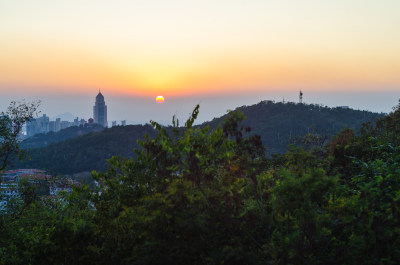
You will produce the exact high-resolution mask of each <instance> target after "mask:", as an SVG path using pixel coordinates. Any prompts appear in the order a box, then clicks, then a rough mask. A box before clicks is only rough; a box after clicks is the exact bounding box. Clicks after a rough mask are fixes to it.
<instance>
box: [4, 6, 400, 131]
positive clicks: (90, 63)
mask: <svg viewBox="0 0 400 265" xmlns="http://www.w3.org/2000/svg"><path fill="white" fill-rule="evenodd" d="M399 14H400V1H398V0H352V1H349V0H336V1H327V0H307V1H305V0H304V1H302V0H285V1H282V0H281V1H278V0H263V1H261V0H229V1H227V0H201V1H190V0H168V1H167V0H144V1H141V0H130V1H122V0H115V1H105V0H96V1H91V0H68V1H54V0H35V1H31V0H26V1H23V0H0V104H1V108H2V110H3V109H4V108H5V107H6V106H7V105H8V103H9V102H10V101H12V100H21V99H26V100H28V101H31V100H37V99H40V100H41V102H42V103H41V111H42V113H46V114H47V115H48V116H50V117H52V116H56V115H58V114H60V113H65V112H69V113H72V114H73V115H75V116H79V117H82V118H85V119H88V118H90V117H92V116H93V113H92V110H93V104H94V98H95V96H96V95H97V93H98V91H99V89H101V92H102V94H103V95H104V96H105V101H106V104H107V105H108V119H109V121H111V120H128V121H132V122H140V123H143V122H146V121H149V120H150V119H152V120H157V121H169V120H171V117H172V115H177V116H178V118H181V119H186V118H187V117H188V115H189V113H190V112H191V110H192V109H193V108H194V106H195V105H196V104H200V116H199V120H200V121H203V120H210V119H212V118H213V117H216V116H220V115H222V114H224V113H226V111H227V110H228V109H234V108H236V107H238V106H242V105H248V104H255V103H257V102H259V101H261V100H275V101H282V100H286V101H295V102H297V101H298V94H299V90H300V89H301V90H302V91H303V93H304V102H306V103H315V104H322V105H327V106H342V105H346V106H350V107H352V108H355V109H366V110H371V111H377V112H389V111H391V109H392V107H393V106H395V105H397V102H398V99H399V98H400V52H399V47H400V26H399V25H400V15H399ZM159 95H162V96H164V97H165V102H164V104H156V102H155V98H156V96H159Z"/></svg>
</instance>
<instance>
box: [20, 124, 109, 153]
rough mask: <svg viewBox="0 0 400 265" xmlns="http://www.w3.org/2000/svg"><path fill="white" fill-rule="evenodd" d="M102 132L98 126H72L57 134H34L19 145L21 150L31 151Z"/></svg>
mask: <svg viewBox="0 0 400 265" xmlns="http://www.w3.org/2000/svg"><path fill="white" fill-rule="evenodd" d="M102 130H104V127H103V126H101V125H98V124H90V125H85V126H72V127H68V128H66V129H63V130H61V131H59V132H49V133H46V134H44V133H41V134H36V135H34V136H32V137H30V138H28V139H26V140H24V141H23V142H22V143H21V148H23V149H28V148H29V149H32V148H40V147H44V146H48V145H50V144H52V143H58V142H62V141H65V140H67V139H71V138H75V137H78V136H81V135H85V134H88V133H91V132H100V131H102Z"/></svg>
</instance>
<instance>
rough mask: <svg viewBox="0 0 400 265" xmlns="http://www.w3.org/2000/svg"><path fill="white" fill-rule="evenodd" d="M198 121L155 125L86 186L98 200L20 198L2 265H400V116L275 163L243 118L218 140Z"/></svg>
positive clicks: (6, 229)
mask: <svg viewBox="0 0 400 265" xmlns="http://www.w3.org/2000/svg"><path fill="white" fill-rule="evenodd" d="M197 115H198V108H196V109H195V110H194V111H193V114H192V117H191V118H189V119H188V121H187V122H186V126H185V128H178V127H177V126H176V125H174V126H173V127H171V128H169V131H167V130H166V129H165V128H164V127H162V126H160V125H159V124H157V123H152V126H153V127H154V128H155V130H156V134H155V135H154V136H152V137H151V136H147V137H145V138H144V139H142V141H141V142H140V148H139V149H137V150H136V152H135V153H136V156H135V157H113V158H111V159H110V160H109V161H108V167H107V170H106V171H105V172H95V173H93V174H92V176H93V178H94V179H95V180H96V181H97V182H98V183H99V186H98V187H96V188H95V190H91V189H89V188H88V187H87V186H81V187H76V188H75V189H74V191H73V192H72V193H70V194H65V195H64V196H62V197H61V198H56V199H54V200H52V199H43V198H42V199H41V198H40V197H38V196H37V192H38V191H36V190H35V189H33V187H29V186H25V188H22V189H21V194H22V196H21V198H19V199H18V198H16V199H15V200H14V201H13V202H12V203H9V204H7V208H6V210H5V212H3V213H2V214H0V227H1V228H2V229H0V264H174V265H176V264H185V265H186V264H194V265H197V264H198V265H201V264H209V265H218V264H254V265H256V264H276V265H281V264H282V265H284V264H300V265H302V264H304V265H305V264H307V265H318V264H326V265H337V264H344V265H356V264H368V265H375V264H398V263H399V260H400V229H399V227H400V203H399V202H400V147H399V144H400V105H399V106H397V107H396V108H395V111H394V112H393V113H390V114H389V115H387V116H385V117H382V118H380V119H379V120H378V121H377V122H376V123H374V124H372V123H370V124H365V125H364V126H363V127H362V128H361V129H360V130H359V131H357V132H355V131H353V130H351V129H345V130H343V131H342V132H341V133H340V134H338V135H336V136H335V137H333V138H332V139H331V140H330V141H329V142H328V143H327V145H325V147H324V148H322V149H320V148H317V149H314V148H310V150H309V151H306V150H304V149H302V148H301V147H299V146H291V147H290V149H289V151H288V152H286V153H285V154H284V155H282V156H280V157H266V156H265V153H264V146H263V145H262V143H261V141H260V137H259V136H257V135H248V134H247V133H246V132H248V128H245V127H242V126H240V123H241V121H242V120H243V115H242V113H241V112H231V113H229V115H228V117H227V119H226V120H225V121H224V125H223V126H221V127H217V128H216V129H210V128H209V127H204V128H201V127H197V128H194V127H193V126H192V125H193V122H194V120H195V119H196V117H197ZM149 127H150V126H149ZM144 128H147V127H144ZM150 128H151V127H150ZM104 133H107V130H105V131H104ZM100 134H103V133H100Z"/></svg>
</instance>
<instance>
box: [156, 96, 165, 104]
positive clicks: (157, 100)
mask: <svg viewBox="0 0 400 265" xmlns="http://www.w3.org/2000/svg"><path fill="white" fill-rule="evenodd" d="M156 102H157V103H164V97H163V96H158V97H156Z"/></svg>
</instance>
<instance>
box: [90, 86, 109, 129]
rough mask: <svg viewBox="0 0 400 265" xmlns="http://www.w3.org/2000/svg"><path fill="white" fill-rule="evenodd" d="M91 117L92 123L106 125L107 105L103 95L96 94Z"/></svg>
mask: <svg viewBox="0 0 400 265" xmlns="http://www.w3.org/2000/svg"><path fill="white" fill-rule="evenodd" d="M93 118H94V123H98V124H100V125H103V127H108V122H107V105H106V103H105V102H104V96H103V95H102V94H101V93H100V90H99V94H98V95H97V96H96V102H95V103H94V106H93Z"/></svg>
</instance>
